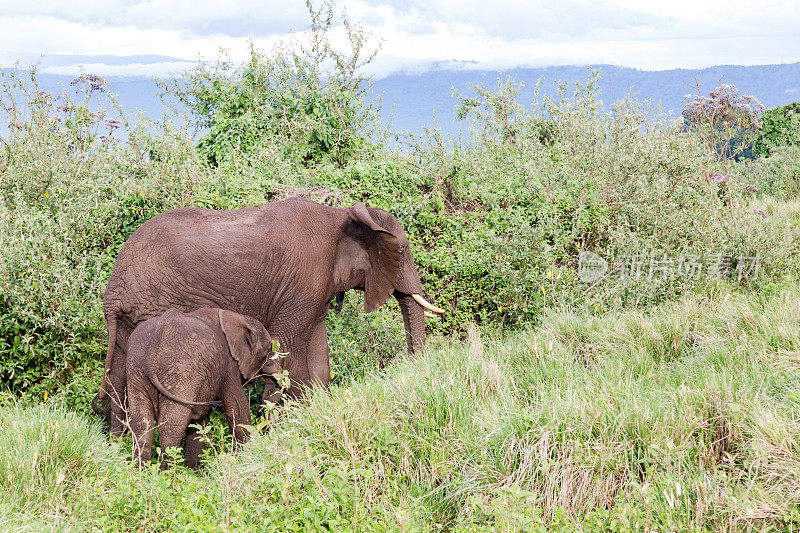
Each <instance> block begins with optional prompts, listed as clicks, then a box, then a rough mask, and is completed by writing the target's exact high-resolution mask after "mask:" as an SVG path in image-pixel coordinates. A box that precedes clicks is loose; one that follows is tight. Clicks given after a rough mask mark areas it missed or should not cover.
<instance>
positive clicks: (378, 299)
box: [348, 202, 401, 312]
mask: <svg viewBox="0 0 800 533" xmlns="http://www.w3.org/2000/svg"><path fill="white" fill-rule="evenodd" d="M348 216H349V217H350V220H353V221H354V222H356V223H357V225H358V227H359V230H360V231H359V232H358V233H359V234H360V237H361V240H362V241H363V242H364V246H365V247H366V249H367V255H368V256H369V265H370V268H369V271H368V272H365V280H364V310H365V311H367V312H369V311H372V310H373V309H375V308H376V307H378V306H380V305H382V304H383V303H384V302H386V300H388V299H389V296H391V294H392V292H394V289H395V285H396V283H397V277H398V275H399V273H400V253H401V250H400V241H399V240H398V239H397V237H396V236H395V235H394V234H393V233H392V232H390V231H389V230H387V229H385V228H384V227H382V226H381V225H380V224H378V223H377V222H376V221H375V219H374V218H373V217H372V215H371V214H370V212H369V210H368V209H367V206H365V205H364V204H362V203H361V202H358V203H356V204H354V205H353V207H351V208H350V210H349V211H348Z"/></svg>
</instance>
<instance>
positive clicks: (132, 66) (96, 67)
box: [39, 61, 197, 78]
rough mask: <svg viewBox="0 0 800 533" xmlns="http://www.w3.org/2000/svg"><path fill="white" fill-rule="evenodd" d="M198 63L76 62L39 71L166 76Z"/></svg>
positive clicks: (73, 74)
mask: <svg viewBox="0 0 800 533" xmlns="http://www.w3.org/2000/svg"><path fill="white" fill-rule="evenodd" d="M196 64H197V63H195V62H191V61H158V62H155V63H128V64H126V65H108V64H106V63H75V64H72V65H58V66H52V67H44V68H42V69H41V70H40V71H39V72H41V73H42V74H57V75H61V76H75V75H77V74H79V73H81V72H90V73H93V74H94V73H97V74H100V75H102V76H142V77H156V78H166V77H168V76H170V75H173V74H174V75H179V74H180V73H181V72H183V71H184V70H186V69H189V68H192V67H193V66H195V65H196Z"/></svg>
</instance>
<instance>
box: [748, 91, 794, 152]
mask: <svg viewBox="0 0 800 533" xmlns="http://www.w3.org/2000/svg"><path fill="white" fill-rule="evenodd" d="M761 120H762V124H763V125H762V128H761V135H759V136H758V137H757V138H756V139H755V141H754V143H753V152H754V154H755V155H756V156H760V157H767V156H768V155H770V151H771V150H772V149H773V148H777V147H780V146H800V102H794V103H791V104H787V105H784V106H778V107H774V108H772V109H767V110H766V111H764V116H763V117H762V119H761Z"/></svg>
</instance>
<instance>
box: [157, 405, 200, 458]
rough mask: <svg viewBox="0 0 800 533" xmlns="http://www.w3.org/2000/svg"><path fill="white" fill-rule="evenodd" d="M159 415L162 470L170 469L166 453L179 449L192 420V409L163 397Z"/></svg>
mask: <svg viewBox="0 0 800 533" xmlns="http://www.w3.org/2000/svg"><path fill="white" fill-rule="evenodd" d="M159 407H160V408H159V413H158V436H159V437H160V438H161V457H162V458H163V459H162V461H161V470H167V469H168V468H170V466H171V465H170V461H168V460H167V456H166V452H167V450H168V449H169V448H179V447H180V445H181V440H182V439H183V435H184V434H185V433H186V427H187V426H188V425H189V420H191V418H192V409H191V408H189V407H187V406H185V405H180V404H178V403H175V402H173V401H171V400H167V399H166V398H164V397H163V396H162V397H161V401H160V406H159Z"/></svg>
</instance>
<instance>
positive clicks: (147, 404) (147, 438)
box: [129, 391, 156, 468]
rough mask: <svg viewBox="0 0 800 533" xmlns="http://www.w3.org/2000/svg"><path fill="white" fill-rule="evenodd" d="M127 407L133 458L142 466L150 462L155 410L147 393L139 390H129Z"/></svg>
mask: <svg viewBox="0 0 800 533" xmlns="http://www.w3.org/2000/svg"><path fill="white" fill-rule="evenodd" d="M129 409H130V428H131V437H132V440H133V458H134V460H136V461H137V462H138V464H139V468H143V467H144V466H145V465H147V464H148V463H150V456H151V454H152V451H153V436H154V433H155V426H156V412H155V408H154V407H153V402H152V401H151V400H150V398H149V397H148V396H147V394H145V393H143V392H140V391H131V398H130V403H129Z"/></svg>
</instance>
